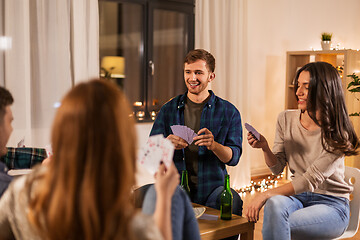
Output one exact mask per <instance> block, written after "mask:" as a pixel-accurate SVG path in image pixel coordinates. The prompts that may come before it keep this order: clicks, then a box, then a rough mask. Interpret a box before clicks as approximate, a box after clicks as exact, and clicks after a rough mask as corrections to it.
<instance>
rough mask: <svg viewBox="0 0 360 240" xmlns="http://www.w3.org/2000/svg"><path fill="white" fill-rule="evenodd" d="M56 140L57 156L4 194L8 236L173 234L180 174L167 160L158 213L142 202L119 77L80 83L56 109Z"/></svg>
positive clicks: (3, 226)
mask: <svg viewBox="0 0 360 240" xmlns="http://www.w3.org/2000/svg"><path fill="white" fill-rule="evenodd" d="M51 143H52V149H53V156H52V158H51V161H49V162H48V164H46V165H42V166H41V167H38V168H36V169H35V170H34V171H33V172H32V173H31V174H29V175H27V176H24V177H21V178H19V179H17V180H16V181H13V182H12V183H11V185H10V186H9V188H8V190H7V191H6V192H5V194H4V196H3V197H2V198H1V201H0V238H1V239H12V238H14V237H15V238H16V239H51V240H57V239H59V240H60V239H88V240H89V239H94V240H95V239H96V240H98V239H104V240H105V239H172V233H171V227H172V226H171V205H172V203H171V201H172V197H173V195H174V192H176V190H177V188H178V184H179V175H178V173H177V170H176V168H175V166H171V167H170V168H169V169H166V168H165V166H164V164H161V165H160V166H159V169H158V172H157V174H156V183H155V189H156V194H157V202H156V207H155V208H156V210H155V213H154V215H153V216H147V215H145V214H143V213H141V212H140V211H138V210H136V209H135V207H134V204H133V199H132V195H131V192H132V187H133V186H134V184H135V177H134V174H135V171H136V164H135V162H136V132H135V127H134V120H133V117H132V111H131V109H130V107H129V104H128V102H127V100H126V98H125V96H124V95H123V93H122V92H121V91H120V90H119V89H118V88H117V87H116V86H115V85H113V84H111V83H108V82H105V81H102V80H93V81H89V82H86V83H81V84H79V85H77V86H75V87H74V88H73V89H72V90H71V91H70V92H69V93H68V94H67V95H66V96H65V97H64V99H63V100H62V102H61V106H60V107H59V109H58V111H57V113H56V116H55V120H54V123H53V127H52V137H51ZM189 204H190V203H189ZM192 214H193V213H192ZM192 216H193V215H192ZM195 221H196V220H195Z"/></svg>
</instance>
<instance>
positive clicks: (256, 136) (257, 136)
mask: <svg viewBox="0 0 360 240" xmlns="http://www.w3.org/2000/svg"><path fill="white" fill-rule="evenodd" d="M245 128H246V129H247V130H248V131H249V132H250V133H251V134H252V135H253V136H254V137H255V138H256V140H258V141H259V140H260V133H258V131H256V130H255V128H254V127H253V126H251V125H250V124H248V123H245Z"/></svg>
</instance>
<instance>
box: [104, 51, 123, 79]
mask: <svg viewBox="0 0 360 240" xmlns="http://www.w3.org/2000/svg"><path fill="white" fill-rule="evenodd" d="M101 68H102V69H105V71H107V72H108V73H109V74H110V77H111V78H125V58H124V57H120V56H105V57H103V58H102V60H101ZM103 75H105V74H101V76H103Z"/></svg>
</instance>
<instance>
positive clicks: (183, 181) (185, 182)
mask: <svg viewBox="0 0 360 240" xmlns="http://www.w3.org/2000/svg"><path fill="white" fill-rule="evenodd" d="M180 187H182V188H183V189H184V190H185V192H186V193H187V195H188V196H189V197H190V187H189V182H188V172H187V171H186V170H183V171H182V172H181V183H180Z"/></svg>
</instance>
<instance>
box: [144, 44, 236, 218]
mask: <svg viewBox="0 0 360 240" xmlns="http://www.w3.org/2000/svg"><path fill="white" fill-rule="evenodd" d="M214 70H215V58H214V57H213V56H212V55H211V54H210V53H209V52H207V51H205V50H203V49H195V50H192V51H190V52H189V53H188V54H187V56H186V58H185V61H184V80H185V85H186V87H187V89H188V91H187V92H186V93H185V94H183V95H179V96H177V97H175V98H173V99H171V100H170V101H169V102H167V103H166V104H165V105H164V106H163V107H162V108H161V110H160V112H159V114H158V116H157V118H156V120H155V122H154V125H153V128H152V130H151V133H150V135H156V134H163V135H164V137H166V138H168V139H169V140H171V142H172V143H173V144H174V146H175V153H174V159H173V160H174V162H175V165H176V167H177V169H178V171H179V172H180V173H181V171H182V170H187V171H188V173H189V186H190V196H191V200H192V201H193V202H195V203H199V204H202V205H206V206H209V207H213V208H217V209H219V208H220V197H219V194H220V193H221V192H222V190H223V184H224V176H225V174H227V171H226V167H225V166H226V165H229V166H235V165H237V164H238V162H239V159H240V156H241V153H242V127H241V118H240V113H239V111H238V110H237V109H236V108H235V106H234V105H232V104H231V103H230V102H228V101H226V100H223V99H221V98H219V97H217V96H216V95H215V94H214V93H213V92H212V91H211V90H209V83H210V82H212V81H213V80H214V79H215V73H214ZM173 125H185V126H187V127H189V128H191V129H193V130H194V131H195V133H197V134H198V136H196V137H194V139H193V140H194V141H193V142H192V143H191V144H190V145H189V144H188V143H187V141H185V140H184V139H182V138H181V137H179V136H176V135H174V134H173V133H172V131H171V126H173ZM232 191H233V197H234V200H233V213H235V214H238V215H241V212H242V200H241V198H240V196H239V194H237V193H236V192H235V191H234V190H232Z"/></svg>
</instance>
